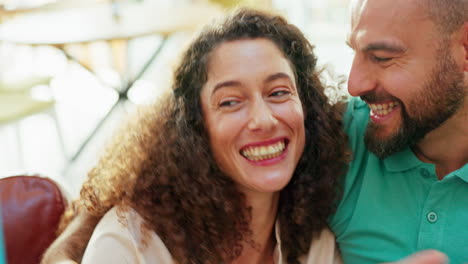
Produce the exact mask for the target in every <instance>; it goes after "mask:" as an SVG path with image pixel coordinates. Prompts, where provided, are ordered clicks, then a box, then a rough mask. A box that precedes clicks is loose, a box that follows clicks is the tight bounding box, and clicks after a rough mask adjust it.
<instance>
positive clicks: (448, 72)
mask: <svg viewBox="0 0 468 264" xmlns="http://www.w3.org/2000/svg"><path fill="white" fill-rule="evenodd" d="M352 6H353V8H352V31H351V34H350V36H349V40H348V42H349V45H350V47H351V48H352V49H353V50H354V51H355V57H354V61H353V65H352V69H351V73H350V76H349V83H348V90H349V93H350V94H351V95H353V96H358V97H360V99H357V98H355V99H353V100H351V102H350V104H349V105H348V111H347V113H346V115H345V125H346V129H347V132H348V134H349V136H350V143H351V148H352V150H353V161H352V163H351V165H350V171H349V173H348V175H347V177H346V182H345V190H344V196H343V200H342V201H341V203H340V205H339V207H338V211H337V213H336V215H335V216H334V217H333V219H331V223H330V224H331V227H332V229H333V230H334V232H335V234H336V237H337V242H338V243H339V247H340V249H341V252H342V254H343V258H344V261H345V263H359V264H365V263H377V262H383V261H395V260H398V259H401V258H403V257H404V256H407V255H409V254H411V253H413V252H415V251H420V250H424V249H436V250H439V251H441V252H444V253H445V254H447V255H448V257H449V259H450V262H451V263H468V165H467V162H468V98H467V94H468V0H356V1H354V2H353V5H352ZM370 109H371V110H370ZM366 124H367V125H366Z"/></svg>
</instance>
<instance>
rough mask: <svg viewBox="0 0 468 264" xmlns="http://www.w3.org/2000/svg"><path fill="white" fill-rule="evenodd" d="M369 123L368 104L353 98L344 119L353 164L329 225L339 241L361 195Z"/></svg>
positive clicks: (350, 165)
mask: <svg viewBox="0 0 468 264" xmlns="http://www.w3.org/2000/svg"><path fill="white" fill-rule="evenodd" d="M368 121H369V108H368V107H367V105H366V103H365V102H363V101H362V100H361V99H359V98H352V99H351V100H350V101H349V102H348V106H347V109H346V112H345V114H344V117H343V123H344V130H345V132H346V134H347V135H348V147H349V149H350V150H351V152H352V158H351V162H350V164H349V168H348V172H347V174H346V177H345V178H344V183H343V184H342V185H341V187H342V188H343V189H342V197H341V201H340V202H339V204H338V207H337V211H336V212H335V214H334V215H332V216H331V217H330V219H329V224H330V227H331V229H332V230H333V232H334V233H335V236H336V238H337V240H338V241H339V239H340V235H341V234H342V233H343V232H344V231H345V230H346V228H347V226H348V223H349V219H350V218H351V216H352V214H353V212H354V206H355V204H356V199H357V197H358V195H359V191H360V187H361V184H362V177H361V176H362V173H360V170H361V168H365V166H366V164H365V163H366V160H367V158H366V157H367V155H368V151H367V149H366V146H365V144H364V133H365V130H366V127H367V123H368Z"/></svg>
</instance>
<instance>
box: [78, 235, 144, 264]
mask: <svg viewBox="0 0 468 264" xmlns="http://www.w3.org/2000/svg"><path fill="white" fill-rule="evenodd" d="M100 263H113V264H126V263H141V262H140V261H139V257H138V252H137V250H136V248H135V246H134V245H133V243H132V241H131V240H129V239H128V238H125V237H124V236H119V235H116V234H112V233H104V234H101V235H99V236H98V237H96V238H95V239H94V240H93V241H92V243H90V244H89V245H88V247H87V248H86V251H85V254H84V256H83V261H82V264H100Z"/></svg>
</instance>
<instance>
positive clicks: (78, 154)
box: [0, 0, 352, 197]
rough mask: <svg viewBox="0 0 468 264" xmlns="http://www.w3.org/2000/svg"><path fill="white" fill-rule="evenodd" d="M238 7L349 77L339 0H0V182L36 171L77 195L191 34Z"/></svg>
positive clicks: (166, 76)
mask: <svg viewBox="0 0 468 264" xmlns="http://www.w3.org/2000/svg"><path fill="white" fill-rule="evenodd" d="M238 5H248V6H255V7H258V8H262V9H271V10H275V12H279V13H280V14H282V15H284V16H285V17H287V18H288V19H289V20H290V22H292V23H294V24H296V25H297V26H298V27H299V28H300V29H302V30H303V32H304V33H305V34H306V36H307V37H308V38H309V40H310V41H311V43H312V44H314V45H315V46H316V49H315V52H316V54H317V56H318V58H319V64H320V65H325V66H326V67H327V68H329V69H331V71H332V74H331V77H330V76H329V77H325V78H327V80H328V81H329V82H330V83H332V84H333V82H335V81H336V80H337V79H338V76H346V75H347V74H348V72H349V70H350V66H351V62H352V51H351V50H350V49H349V48H348V47H347V46H346V44H345V40H346V34H347V32H348V30H349V16H348V0H244V1H230V0H217V1H216V0H212V1H208V0H114V1H110V0H0V178H4V177H8V176H13V175H18V174H25V173H27V174H40V175H42V176H47V177H50V178H52V179H54V180H56V181H58V182H59V183H61V184H62V185H63V187H64V188H65V189H66V190H67V191H68V192H69V194H70V195H71V196H72V197H77V196H78V193H79V189H80V186H81V184H82V182H83V181H84V180H85V179H86V174H87V172H88V171H89V170H90V168H92V167H93V166H94V165H95V164H96V162H97V161H98V159H99V155H100V154H101V153H102V152H103V151H104V149H105V146H106V143H108V141H109V140H110V138H111V137H112V134H113V132H114V131H115V129H116V128H117V127H119V125H121V124H122V123H123V122H124V120H125V118H126V117H127V116H128V115H129V114H130V113H131V112H132V111H133V110H134V109H135V107H136V106H138V105H141V104H146V103H151V102H154V101H155V100H157V98H158V96H159V95H161V93H162V92H164V91H165V90H167V89H169V87H170V85H171V78H172V70H173V68H174V63H175V62H176V61H177V59H178V57H179V55H180V53H181V52H182V51H183V49H184V47H185V45H187V43H188V42H189V41H190V39H191V37H192V36H193V34H194V32H196V31H197V30H198V29H199V28H200V27H201V26H202V25H203V24H205V23H208V22H209V21H210V20H211V19H213V18H214V17H216V16H219V15H222V14H223V12H225V11H226V10H228V9H229V8H232V7H235V6H238ZM345 88H346V87H345V86H343V89H345Z"/></svg>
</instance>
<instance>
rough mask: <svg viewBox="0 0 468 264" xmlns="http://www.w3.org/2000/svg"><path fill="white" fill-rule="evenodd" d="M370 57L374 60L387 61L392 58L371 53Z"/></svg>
mask: <svg viewBox="0 0 468 264" xmlns="http://www.w3.org/2000/svg"><path fill="white" fill-rule="evenodd" d="M371 59H372V60H373V61H375V62H387V61H390V60H391V59H392V58H389V57H379V56H375V55H371Z"/></svg>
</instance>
